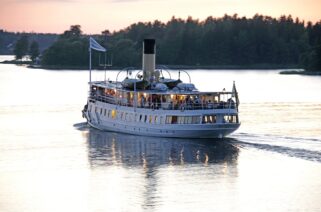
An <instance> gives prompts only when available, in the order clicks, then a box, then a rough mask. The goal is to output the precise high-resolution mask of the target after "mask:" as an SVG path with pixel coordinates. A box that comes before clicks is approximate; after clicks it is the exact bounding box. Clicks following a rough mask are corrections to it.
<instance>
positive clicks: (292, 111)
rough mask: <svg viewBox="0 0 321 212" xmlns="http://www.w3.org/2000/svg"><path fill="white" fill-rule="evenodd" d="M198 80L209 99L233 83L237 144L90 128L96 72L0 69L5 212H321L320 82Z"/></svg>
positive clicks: (274, 75) (257, 77)
mask: <svg viewBox="0 0 321 212" xmlns="http://www.w3.org/2000/svg"><path fill="white" fill-rule="evenodd" d="M0 59H1V58H0ZM190 74H191V76H192V81H193V82H194V83H195V84H196V86H197V87H198V88H199V89H200V90H202V91H206V90H222V89H223V88H226V89H228V90H230V89H231V88H232V82H233V80H235V81H236V85H237V88H238V91H239V95H240V98H241V107H240V119H241V121H242V126H241V128H240V129H239V130H238V131H237V132H236V133H235V134H233V135H231V136H230V137H229V138H225V139H222V140H206V139H200V140H198V139H191V140H187V139H169V138H161V139H160V138H152V137H141V136H133V135H125V134H118V133H112V132H101V131H98V130H94V129H91V128H89V127H87V126H86V124H85V123H84V119H82V118H81V112H80V111H81V110H82V108H83V105H84V104H85V102H86V95H87V89H88V85H87V80H88V72H86V71H46V70H33V69H27V68H25V67H23V66H14V65H3V64H0V211H19V212H20V211H184V212H185V211H320V210H321V202H320V199H321V77H311V76H284V75H278V71H259V72H255V71H232V70H231V71H211V72H210V71H204V70H198V71H191V72H190ZM93 76H94V78H95V79H104V73H103V72H95V73H94V75H93ZM109 76H110V79H115V76H116V72H111V73H109ZM172 76H173V77H176V76H177V73H175V72H173V73H172ZM182 77H183V78H184V77H186V76H184V75H182ZM184 79H185V80H187V77H186V78H184Z"/></svg>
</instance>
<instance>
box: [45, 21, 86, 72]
mask: <svg viewBox="0 0 321 212" xmlns="http://www.w3.org/2000/svg"><path fill="white" fill-rule="evenodd" d="M42 63H43V64H44V65H60V66H85V65H88V39H87V38H86V37H84V36H82V32H81V30H80V26H79V25H73V26H71V27H70V29H69V30H67V31H65V32H64V33H63V34H62V35H61V36H60V37H59V38H58V40H57V41H56V42H55V43H54V44H53V45H52V46H51V47H49V48H48V49H47V50H45V51H44V53H43V58H42Z"/></svg>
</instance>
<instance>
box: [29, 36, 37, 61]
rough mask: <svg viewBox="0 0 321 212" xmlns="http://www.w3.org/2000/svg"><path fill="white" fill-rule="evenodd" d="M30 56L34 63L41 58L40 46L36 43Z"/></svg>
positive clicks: (32, 45) (32, 44)
mask: <svg viewBox="0 0 321 212" xmlns="http://www.w3.org/2000/svg"><path fill="white" fill-rule="evenodd" d="M29 54H30V58H31V60H32V62H35V61H36V59H37V57H38V56H39V44H38V42H36V41H33V42H32V43H31V45H30V49H29Z"/></svg>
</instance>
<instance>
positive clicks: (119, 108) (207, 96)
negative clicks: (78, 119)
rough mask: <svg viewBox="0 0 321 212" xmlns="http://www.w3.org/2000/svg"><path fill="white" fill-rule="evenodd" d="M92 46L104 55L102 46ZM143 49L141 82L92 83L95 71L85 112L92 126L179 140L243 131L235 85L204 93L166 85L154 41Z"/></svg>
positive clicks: (191, 86)
mask: <svg viewBox="0 0 321 212" xmlns="http://www.w3.org/2000/svg"><path fill="white" fill-rule="evenodd" d="M91 46H93V48H92V49H95V50H98V51H103V50H104V48H102V47H101V46H100V45H99V44H98V43H94V45H91ZM143 46H144V48H143V68H142V71H143V75H142V77H141V78H136V77H135V78H133V79H131V78H129V77H128V76H127V77H126V78H125V79H124V80H122V81H118V80H117V78H116V81H94V82H92V81H91V71H90V80H89V81H90V82H89V85H90V92H89V96H88V100H87V104H86V105H85V107H84V110H83V116H84V117H85V118H86V119H87V122H88V124H89V125H91V126H92V127H94V128H97V129H100V130H108V131H116V132H122V133H129V134H136V135H146V136H157V137H178V138H222V137H224V136H226V135H228V134H230V133H232V132H234V131H235V130H237V129H238V128H239V126H240V121H239V116H238V107H239V99H238V93H237V91H236V86H235V83H234V82H233V87H232V90H231V91H225V89H224V90H223V91H217V92H200V91H198V90H197V89H196V87H195V85H194V84H192V83H191V82H189V83H183V82H182V81H181V80H180V79H177V80H176V79H165V78H163V77H160V73H159V71H157V70H155V40H154V39H145V40H144V43H143ZM100 47H101V48H100ZM90 51H91V49H90ZM90 61H91V60H90ZM90 70H91V69H90ZM117 76H118V75H117Z"/></svg>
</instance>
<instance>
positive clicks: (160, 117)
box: [85, 101, 240, 138]
mask: <svg viewBox="0 0 321 212" xmlns="http://www.w3.org/2000/svg"><path fill="white" fill-rule="evenodd" d="M85 114H86V118H87V120H88V123H89V124H90V125H91V126H93V127H95V128H98V129H101V130H109V131H117V132H124V133H130V134H138V135H148V136H161V137H189V138H200V137H204V138H209V137H224V136H226V135H228V134H230V133H232V132H233V131H235V130H236V129H237V128H238V127H239V126H240V124H239V120H238V113H237V110H236V109H207V110H195V111H193V110H188V111H184V110H171V111H168V110H152V109H144V108H133V107H126V106H119V105H113V104H108V103H105V102H99V101H89V102H88V107H87V111H86V113H85Z"/></svg>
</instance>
